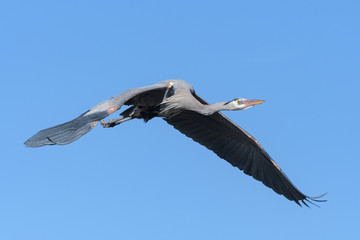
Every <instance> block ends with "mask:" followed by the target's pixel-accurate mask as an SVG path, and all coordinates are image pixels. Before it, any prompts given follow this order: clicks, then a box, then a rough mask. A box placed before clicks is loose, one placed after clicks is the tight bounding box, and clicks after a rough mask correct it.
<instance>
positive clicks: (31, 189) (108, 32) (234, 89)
mask: <svg viewBox="0 0 360 240" xmlns="http://www.w3.org/2000/svg"><path fill="white" fill-rule="evenodd" d="M359 12H360V4H359V3H358V1H341V2H340V1H297V2H295V1H102V2H100V1H8V2H3V3H2V4H1V7H0V29H1V33H2V34H1V36H2V37H1V38H0V52H1V55H0V56H1V57H0V68H1V71H0V81H1V85H0V86H1V88H0V91H1V94H0V100H1V102H2V111H1V112H2V113H1V116H2V119H3V124H2V125H1V127H0V128H1V129H0V130H1V132H2V134H1V138H0V143H1V146H2V147H1V149H2V154H1V155H2V157H1V161H0V195H1V197H0V229H1V230H0V239H11V240H13V239H14V240H15V239H16V240H18V239H19V240H20V239H27V240H32V239H37V240H39V239H46V240H47V239H52V240H54V239H68V240H71V239H88V240H90V239H128V240H131V239H156V240H159V239H207V240H211V239H239V238H243V239H264V238H267V239H275V238H276V239H289V238H290V237H291V239H303V238H307V239H339V238H352V239H353V238H354V236H356V235H358V233H357V228H358V222H359V221H358V215H359V212H360V207H359V204H358V199H359V197H360V194H359V187H358V185H359V182H360V177H359V174H358V169H359V167H360V163H359V156H358V153H357V152H358V145H359V139H358V135H359V107H358V99H359V94H358V92H359V88H360V83H359V76H360V70H359V69H360V68H359V63H360V59H359V56H360V48H359V42H360V32H359V22H360V17H359ZM172 78H181V79H185V80H186V81H188V82H190V83H191V84H192V85H193V86H194V88H195V89H196V91H197V93H198V94H199V95H200V96H202V97H203V98H204V99H206V100H207V101H209V102H211V103H214V102H217V101H229V100H232V99H233V98H235V97H245V98H256V99H265V100H266V103H264V104H262V105H259V106H256V107H254V108H251V109H248V110H245V111H240V112H239V111H236V112H227V113H226V115H227V116H229V117H230V118H231V119H232V120H233V121H234V122H236V123H237V124H239V125H240V126H241V127H243V128H245V129H246V130H247V131H248V132H250V133H251V134H252V135H254V136H255V137H256V138H257V140H258V141H259V142H260V143H261V144H262V145H263V146H264V148H265V149H266V150H267V151H268V152H269V154H270V155H271V156H272V157H273V158H274V160H275V161H276V162H277V163H278V164H279V166H280V167H281V168H282V169H283V171H284V172H285V173H286V174H287V175H288V176H289V178H290V179H291V180H292V181H293V182H294V183H295V185H296V186H297V187H298V188H299V189H300V190H302V191H303V192H304V193H306V194H308V195H310V196H314V195H315V196H316V195H319V194H322V193H324V192H329V193H328V195H327V196H326V199H328V202H327V203H324V204H321V208H317V207H312V208H310V209H308V208H300V207H298V206H297V205H296V204H294V203H293V202H290V201H288V200H287V199H285V198H284V197H282V196H279V195H277V194H275V193H274V192H273V191H271V190H270V189H268V188H266V187H265V186H264V185H263V184H261V183H260V182H257V181H255V180H254V179H252V178H250V177H249V176H246V175H244V174H243V173H242V172H240V171H239V170H237V169H235V168H233V167H231V165H230V164H228V163H226V162H225V161H224V160H222V159H219V158H218V157H217V156H216V155H215V154H213V153H212V152H210V151H208V150H207V149H206V148H204V147H202V146H200V145H199V144H197V143H195V142H193V141H192V140H191V139H188V138H186V137H185V136H183V135H182V134H180V133H179V132H177V131H176V130H174V129H173V128H172V127H171V126H170V125H167V124H166V123H165V122H164V121H163V120H161V119H154V120H152V121H150V122H149V123H147V124H144V123H143V122H142V121H136V120H134V121H132V122H127V123H124V124H123V125H120V126H118V127H116V128H114V129H102V128H101V127H100V126H97V127H96V128H95V129H94V130H93V131H92V132H90V133H89V134H87V135H86V136H84V137H83V138H81V139H79V140H78V141H76V142H74V143H72V144H70V145H67V146H50V147H43V148H38V149H28V148H25V147H24V146H23V142H24V141H25V140H26V139H27V138H29V137H30V136H32V135H33V134H35V133H36V132H37V131H39V130H40V129H43V128H47V127H50V126H53V125H56V124H59V123H62V122H65V121H68V120H71V119H73V118H74V117H76V116H78V115H79V114H81V113H83V112H84V111H86V110H87V109H89V108H90V107H92V106H94V105H96V104H97V103H99V102H101V101H103V100H105V99H108V98H110V97H112V96H114V95H116V94H118V93H120V92H122V91H124V90H127V89H129V88H133V87H139V86H144V85H149V84H153V83H156V82H159V81H162V80H166V79H172ZM114 117H116V114H114Z"/></svg>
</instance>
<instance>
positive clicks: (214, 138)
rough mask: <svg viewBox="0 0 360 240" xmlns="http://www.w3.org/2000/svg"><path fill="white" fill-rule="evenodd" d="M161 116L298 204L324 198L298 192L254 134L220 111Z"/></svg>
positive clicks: (187, 112) (197, 97)
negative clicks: (207, 113) (203, 113)
mask: <svg viewBox="0 0 360 240" xmlns="http://www.w3.org/2000/svg"><path fill="white" fill-rule="evenodd" d="M194 96H195V98H196V99H198V100H199V101H200V102H201V103H202V104H208V103H207V102H205V101H204V100H203V99H201V98H200V97H199V96H197V95H196V94H195V93H194ZM164 120H165V121H166V122H167V123H169V124H171V125H173V126H174V128H175V129H177V130H179V131H180V132H181V133H183V134H185V135H186V136H188V137H190V138H192V139H193V140H194V141H196V142H198V143H200V144H201V145H204V146H205V147H207V148H208V149H210V150H212V151H213V152H215V153H216V154H217V155H218V156H219V157H220V158H223V159H225V160H226V161H227V162H229V163H230V164H231V165H233V166H234V167H237V168H239V169H240V170H242V171H244V173H246V174H247V175H250V176H252V177H253V178H255V179H256V180H259V181H261V182H262V183H264V184H265V185H266V186H267V187H269V188H271V189H273V190H274V191H275V192H276V193H278V194H282V195H284V196H285V197H286V198H287V199H289V200H291V201H295V202H296V203H297V204H299V205H300V201H301V202H302V203H303V204H305V205H306V206H307V203H306V202H305V201H308V202H310V200H313V201H324V200H318V199H317V198H319V197H308V196H306V195H304V194H303V193H301V192H300V191H299V190H298V189H297V188H296V187H295V186H294V184H292V183H291V181H290V180H289V178H288V177H287V176H286V175H285V173H283V172H282V170H281V169H280V168H279V166H278V165H277V164H276V163H275V162H274V160H272V159H271V157H270V156H269V154H268V153H267V152H266V151H265V150H264V149H263V148H262V146H261V145H260V144H259V143H258V142H257V141H256V140H255V138H254V137H252V136H251V135H250V134H249V133H247V132H246V131H245V130H243V129H242V128H240V127H239V126H238V125H236V124H235V123H234V122H232V121H231V120H230V119H228V118H227V117H225V116H224V115H223V114H222V113H214V114H212V115H210V116H205V115H202V114H199V113H197V112H194V111H184V112H182V113H180V114H178V115H175V116H173V117H171V118H165V119H164ZM320 197H321V196H320Z"/></svg>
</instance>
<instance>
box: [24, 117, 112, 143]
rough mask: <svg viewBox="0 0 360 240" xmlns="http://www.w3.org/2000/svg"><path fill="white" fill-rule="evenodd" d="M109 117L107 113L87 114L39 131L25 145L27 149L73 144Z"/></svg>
mask: <svg viewBox="0 0 360 240" xmlns="http://www.w3.org/2000/svg"><path fill="white" fill-rule="evenodd" d="M108 115H109V114H108V112H107V111H101V112H96V113H91V114H89V113H88V112H86V113H84V114H82V115H80V116H79V117H77V118H75V119H73V120H71V121H69V122H66V123H63V124H60V125H57V126H54V127H51V128H47V129H43V130H41V131H39V132H38V133H37V134H35V135H34V136H32V137H31V138H29V139H28V140H27V141H26V142H25V143H24V144H25V147H41V146H44V145H55V144H57V145H65V144H69V143H72V142H74V141H75V140H77V139H79V138H80V137H82V136H83V135H85V134H86V133H88V132H89V131H90V130H91V129H92V128H93V127H94V125H95V124H96V122H97V121H100V120H101V119H103V118H105V117H107V116H108Z"/></svg>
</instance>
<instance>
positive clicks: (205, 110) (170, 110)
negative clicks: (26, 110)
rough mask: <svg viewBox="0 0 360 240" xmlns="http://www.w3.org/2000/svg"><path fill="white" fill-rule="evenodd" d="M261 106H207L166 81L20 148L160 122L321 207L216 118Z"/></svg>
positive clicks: (183, 86) (188, 89)
mask: <svg viewBox="0 0 360 240" xmlns="http://www.w3.org/2000/svg"><path fill="white" fill-rule="evenodd" d="M263 102H264V101H263V100H248V99H245V98H235V99H233V100H231V101H228V102H218V103H215V104H209V103H207V102H206V101H205V100H203V99H202V98H201V97H199V96H198V95H197V94H196V93H195V91H194V88H193V87H192V85H190V84H189V83H187V82H185V81H184V80H179V79H177V80H166V81H162V82H159V83H156V84H154V85H151V86H145V87H139V88H133V89H130V90H127V91H125V92H123V93H120V94H119V95H117V96H115V97H113V98H110V99H108V100H106V101H104V102H102V103H100V104H98V105H96V106H94V107H93V108H91V109H90V110H88V111H87V112H85V113H83V114H81V115H80V116H79V117H77V118H75V119H73V120H71V121H69V122H66V123H63V124H60V125H57V126H54V127H51V128H47V129H44V130H41V131H39V132H38V133H37V134H35V135H34V136H32V137H31V138H30V139H28V140H27V141H26V142H25V146H26V147H41V146H44V145H65V144H69V143H71V142H73V141H75V140H77V139H79V138H80V137H81V136H83V135H84V134H86V133H88V132H89V131H90V130H91V129H93V128H94V126H95V125H96V124H97V123H98V122H99V121H101V122H100V124H101V125H102V126H103V127H104V128H110V127H115V126H116V125H119V124H121V123H123V122H125V121H129V120H132V119H143V120H144V121H145V122H147V121H149V120H150V119H152V118H154V117H161V118H163V119H164V120H165V121H166V122H167V123H168V124H170V125H172V126H173V127H174V128H175V129H177V130H179V131H180V132H181V133H183V134H185V135H186V136H188V137H190V138H192V139H193V140H194V141H195V142H198V143H200V144H201V145H203V146H205V147H206V148H208V149H210V150H211V151H213V152H214V153H215V154H217V155H218V156H219V157H220V158H222V159H225V160H226V161H227V162H229V163H230V164H231V165H232V166H234V167H237V168H239V169H240V170H242V171H243V172H244V173H245V174H247V175H250V176H252V177H253V178H255V179H256V180H259V181H261V182H262V183H263V184H264V185H266V186H267V187H269V188H271V189H272V190H274V191H275V192H276V193H278V194H281V195H283V196H285V197H286V198H287V199H289V200H291V201H294V202H295V203H297V204H298V205H300V206H301V203H302V204H304V205H306V206H308V204H307V203H309V202H310V203H313V201H315V202H323V201H326V200H321V199H319V198H321V197H322V196H323V195H324V194H323V195H321V196H318V197H309V196H307V195H305V194H303V193H302V192H300V191H299V190H298V189H297V188H296V187H295V186H294V184H293V183H292V182H291V181H290V180H289V178H288V177H287V176H286V175H285V173H284V172H283V171H282V170H281V169H280V167H279V166H278V165H277V164H276V163H275V162H274V160H273V159H272V158H271V157H270V156H269V154H268V153H267V152H266V151H265V150H264V149H263V147H262V146H261V145H260V144H259V143H258V141H257V140H256V139H255V138H254V137H252V136H251V135H250V134H249V133H247V132H246V131H245V130H243V129H242V128H241V127H239V126H238V125H236V124H235V123H234V122H232V121H231V120H230V119H228V118H227V117H226V116H224V115H223V114H222V113H221V112H220V111H226V110H228V111H236V110H244V109H247V108H250V107H252V106H255V105H257V104H260V103H263ZM123 105H126V106H130V107H129V108H127V109H126V110H125V111H123V112H122V113H120V117H119V118H116V119H110V120H109V121H103V120H102V119H104V118H106V117H107V116H109V115H110V114H112V113H113V112H115V111H117V110H119V109H120V108H121V107H122V106H123Z"/></svg>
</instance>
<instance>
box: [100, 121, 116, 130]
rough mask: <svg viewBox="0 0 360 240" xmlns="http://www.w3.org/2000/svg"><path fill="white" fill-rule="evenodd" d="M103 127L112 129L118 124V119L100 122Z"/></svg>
mask: <svg viewBox="0 0 360 240" xmlns="http://www.w3.org/2000/svg"><path fill="white" fill-rule="evenodd" d="M100 124H101V126H103V128H111V127H115V126H116V125H117V124H116V119H110V120H109V121H104V120H102V121H101V122H100Z"/></svg>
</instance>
